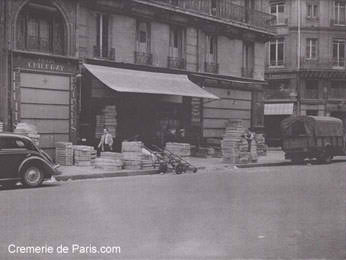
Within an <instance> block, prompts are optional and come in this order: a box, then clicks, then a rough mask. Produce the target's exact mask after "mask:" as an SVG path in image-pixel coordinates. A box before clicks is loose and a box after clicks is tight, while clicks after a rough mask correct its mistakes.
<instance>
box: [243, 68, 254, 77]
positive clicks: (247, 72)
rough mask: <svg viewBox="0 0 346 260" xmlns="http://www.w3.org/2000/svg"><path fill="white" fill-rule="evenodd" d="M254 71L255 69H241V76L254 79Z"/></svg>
mask: <svg viewBox="0 0 346 260" xmlns="http://www.w3.org/2000/svg"><path fill="white" fill-rule="evenodd" d="M253 73H254V70H253V68H246V67H242V68H241V75H242V77H247V78H252V77H253Z"/></svg>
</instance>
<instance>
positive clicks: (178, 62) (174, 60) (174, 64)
mask: <svg viewBox="0 0 346 260" xmlns="http://www.w3.org/2000/svg"><path fill="white" fill-rule="evenodd" d="M168 68H171V69H185V68H186V62H185V60H184V59H183V58H179V57H168Z"/></svg>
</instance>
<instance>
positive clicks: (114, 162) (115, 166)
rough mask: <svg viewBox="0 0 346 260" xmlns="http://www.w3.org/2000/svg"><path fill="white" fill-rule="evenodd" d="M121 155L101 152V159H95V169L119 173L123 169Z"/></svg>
mask: <svg viewBox="0 0 346 260" xmlns="http://www.w3.org/2000/svg"><path fill="white" fill-rule="evenodd" d="M122 158H123V156H122V154H121V153H112V152H102V153H101V157H99V158H96V159H95V168H99V169H103V170H114V171H119V170H121V169H122V167H123V162H122Z"/></svg>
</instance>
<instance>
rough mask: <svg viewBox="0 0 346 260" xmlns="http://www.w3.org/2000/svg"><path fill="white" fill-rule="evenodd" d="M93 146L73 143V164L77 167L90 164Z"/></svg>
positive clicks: (91, 163)
mask: <svg viewBox="0 0 346 260" xmlns="http://www.w3.org/2000/svg"><path fill="white" fill-rule="evenodd" d="M94 151H95V150H94V147H92V146H86V145H74V146H73V158H74V165H76V166H79V167H87V166H92V165H93V162H92V154H93V152H94Z"/></svg>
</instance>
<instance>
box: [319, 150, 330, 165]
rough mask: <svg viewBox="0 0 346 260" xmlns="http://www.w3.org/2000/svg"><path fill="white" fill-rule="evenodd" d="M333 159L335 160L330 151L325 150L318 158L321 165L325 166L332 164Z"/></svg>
mask: <svg viewBox="0 0 346 260" xmlns="http://www.w3.org/2000/svg"><path fill="white" fill-rule="evenodd" d="M332 159H333V155H332V153H331V152H330V151H329V149H324V151H323V152H322V153H321V154H320V155H319V156H318V157H317V160H318V161H319V162H320V163H325V164H329V163H331V162H332Z"/></svg>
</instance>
